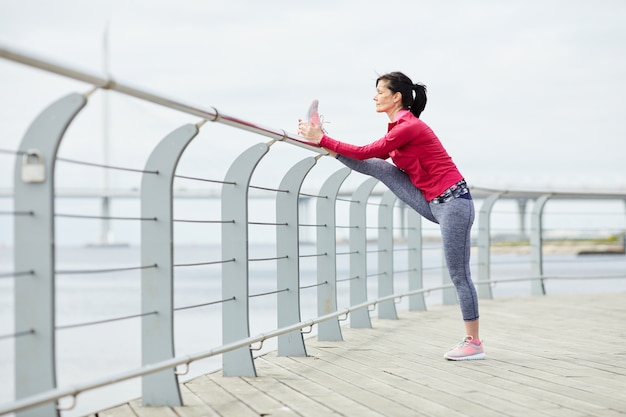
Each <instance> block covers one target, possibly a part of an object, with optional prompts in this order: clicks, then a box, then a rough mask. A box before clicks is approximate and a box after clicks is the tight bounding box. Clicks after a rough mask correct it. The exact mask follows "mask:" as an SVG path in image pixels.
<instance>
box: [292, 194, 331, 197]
mask: <svg viewBox="0 0 626 417" xmlns="http://www.w3.org/2000/svg"><path fill="white" fill-rule="evenodd" d="M298 195H303V196H305V197H312V198H328V196H327V195H316V194H306V193H300V194H298Z"/></svg>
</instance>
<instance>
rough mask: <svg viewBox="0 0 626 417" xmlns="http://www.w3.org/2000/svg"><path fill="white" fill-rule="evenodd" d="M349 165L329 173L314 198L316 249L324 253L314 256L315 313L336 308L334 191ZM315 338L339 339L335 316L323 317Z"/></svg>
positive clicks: (347, 172) (321, 313)
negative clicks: (315, 276) (316, 284)
mask: <svg viewBox="0 0 626 417" xmlns="http://www.w3.org/2000/svg"><path fill="white" fill-rule="evenodd" d="M349 174H350V168H342V169H340V170H339V171H337V172H335V173H334V174H333V175H331V176H330V177H329V178H328V179H327V180H326V182H324V184H323V185H322V188H321V189H320V195H321V196H324V197H321V198H318V200H317V223H318V224H321V225H324V226H322V227H318V228H317V252H318V253H320V254H322V253H325V255H324V256H318V257H317V283H318V284H320V285H318V287H317V314H318V315H319V316H323V315H325V314H329V313H334V312H335V311H337V241H336V230H335V226H336V216H335V203H336V201H337V193H338V192H339V188H340V187H341V184H343V181H344V180H345V179H346V177H347V176H348V175H349ZM317 338H318V340H325V341H342V340H343V337H342V336H341V328H340V326H339V321H338V320H337V319H332V320H326V321H324V322H322V323H320V324H319V328H318V332H317Z"/></svg>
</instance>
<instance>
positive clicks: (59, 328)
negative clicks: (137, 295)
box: [55, 311, 159, 330]
mask: <svg viewBox="0 0 626 417" xmlns="http://www.w3.org/2000/svg"><path fill="white" fill-rule="evenodd" d="M154 314H159V312H158V311H151V312H149V313H141V314H132V315H130V316H123V317H115V318H111V319H104V320H96V321H89V322H85V323H76V324H65V325H61V326H56V327H55V329H57V330H67V329H74V328H77V327H86V326H93V325H95V324H104V323H112V322H115V321H122V320H128V319H134V318H137V317H144V316H151V315H154Z"/></svg>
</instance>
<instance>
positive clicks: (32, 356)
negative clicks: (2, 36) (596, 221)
mask: <svg viewBox="0 0 626 417" xmlns="http://www.w3.org/2000/svg"><path fill="white" fill-rule="evenodd" d="M0 57H2V58H4V59H8V60H11V61H14V62H19V63H22V64H25V65H28V66H31V67H35V68H39V69H41V70H44V71H49V72H53V73H55V74H58V75H62V76H65V77H69V78H73V79H75V80H79V81H82V82H85V83H88V84H91V85H93V88H91V89H90V90H89V91H88V92H86V93H84V94H77V93H75V94H70V95H68V96H66V97H63V98H61V99H60V100H58V101H57V102H55V103H53V104H52V105H50V107H48V108H47V109H46V110H44V111H43V112H42V113H41V114H40V115H39V116H38V117H37V118H36V119H35V120H34V121H33V123H32V124H31V126H30V128H29V129H28V130H27V132H26V134H25V135H24V138H23V139H22V141H21V143H20V146H19V149H17V150H7V149H3V150H0V151H1V153H2V154H3V157H13V158H14V160H15V171H14V188H13V191H12V193H11V198H12V199H13V201H14V210H12V211H7V212H4V213H0V214H2V215H7V216H12V217H13V221H14V224H15V226H14V230H15V235H14V246H13V248H14V270H13V271H9V272H4V273H1V274H0V279H13V280H14V293H15V300H16V302H15V306H14V309H15V313H14V314H15V331H14V332H13V333H12V334H7V335H0V342H2V340H3V339H13V340H14V342H15V367H16V374H17V375H16V382H15V390H16V397H17V400H16V401H15V402H12V403H9V404H7V405H3V406H0V414H5V413H11V412H17V413H18V414H19V415H20V416H22V415H23V416H30V415H58V414H59V412H60V411H59V410H60V409H68V408H72V407H73V406H74V403H75V401H76V397H77V396H78V395H79V394H81V393H83V392H86V391H90V390H94V389H96V388H100V387H103V386H108V385H111V384H116V383H118V382H121V381H126V380H130V379H135V378H141V379H142V399H143V403H144V405H146V406H156V405H170V406H175V405H181V404H182V398H181V394H180V390H179V375H180V374H184V373H185V372H186V371H187V370H188V368H189V365H190V363H192V362H195V361H198V360H200V359H204V358H208V357H213V356H217V355H221V357H222V371H223V374H224V375H225V376H256V369H255V366H254V360H253V354H252V352H253V351H254V350H257V349H260V348H261V346H262V344H263V342H264V341H265V340H268V339H271V338H275V339H276V341H277V353H278V355H283V356H306V344H305V342H304V337H303V334H306V332H307V330H305V329H312V327H313V326H317V337H318V338H319V339H320V340H327V341H341V340H342V335H341V326H340V322H341V321H342V320H345V319H346V318H347V317H348V316H349V317H350V326H351V327H357V328H368V327H371V320H370V313H371V312H372V311H373V308H374V307H376V308H377V309H378V315H379V317H380V318H386V319H396V318H397V311H396V303H397V302H398V301H399V300H401V299H402V298H408V308H409V309H410V310H425V309H426V302H425V298H424V295H425V294H427V293H429V292H431V291H441V292H442V301H443V303H444V304H455V303H456V302H457V301H456V293H455V291H454V287H453V286H452V284H451V283H450V278H449V275H448V274H447V270H446V268H445V264H444V263H443V261H441V260H440V262H439V266H438V267H437V269H438V271H440V273H441V282H440V284H439V285H434V286H430V287H428V288H424V283H423V278H424V274H425V273H427V269H428V268H427V267H426V266H425V265H424V262H423V254H424V253H425V252H426V251H427V250H428V249H429V248H428V247H427V246H426V245H425V244H424V241H425V239H426V234H425V233H424V231H425V227H423V225H422V221H421V219H420V218H419V217H418V215H417V214H416V213H415V212H413V211H412V210H406V207H404V206H403V205H402V204H397V201H396V197H395V196H394V195H393V194H392V193H391V192H390V191H388V190H383V191H375V187H377V185H378V181H377V180H376V179H367V180H365V181H364V182H362V183H361V184H360V185H359V186H358V187H357V188H356V189H354V190H353V191H351V192H346V191H342V190H341V187H342V184H343V183H344V181H345V179H346V178H347V177H348V175H350V170H349V169H347V168H343V169H340V170H338V171H336V172H334V173H332V174H331V175H330V176H327V177H326V178H325V179H324V181H323V184H322V185H321V186H320V188H319V192H317V193H316V194H310V193H302V192H301V187H302V184H303V182H304V180H305V178H306V177H307V175H308V174H309V172H310V171H311V170H312V168H313V167H314V166H315V165H316V163H317V162H318V160H319V158H320V157H321V156H323V155H325V154H326V152H325V151H324V150H322V149H320V148H318V147H315V146H311V145H309V144H307V143H305V142H304V141H303V140H302V139H301V138H299V137H297V136H295V135H292V134H289V133H287V132H286V131H284V130H281V129H272V128H267V127H263V126H260V125H257V124H253V123H250V122H247V121H244V120H241V119H237V118H235V117H231V116H227V115H224V114H221V113H220V112H218V111H217V110H216V109H215V108H210V109H201V108H197V107H194V106H190V105H187V104H184V103H181V102H178V101H174V100H171V99H167V98H165V97H162V96H159V95H156V94H151V93H148V92H145V91H142V90H139V89H136V88H132V87H130V86H126V85H124V84H121V83H118V82H115V81H114V80H112V79H108V78H103V77H100V76H97V75H92V74H88V73H85V72H82V71H77V70H74V69H71V68H68V67H65V66H63V65H58V64H53V63H50V62H48V61H47V60H43V59H39V58H35V57H32V56H30V55H27V54H23V53H20V52H16V51H12V50H9V49H7V48H3V47H0ZM98 89H107V90H111V91H115V92H117V93H120V94H123V95H127V96H131V97H134V98H138V99H140V100H144V101H147V102H151V103H154V104H157V105H160V106H163V107H166V108H169V109H172V110H176V111H179V112H182V113H184V114H187V115H190V116H196V117H199V118H200V119H201V120H200V121H199V122H196V123H191V124H186V125H183V126H181V127H180V128H178V129H175V130H174V131H172V132H171V133H170V134H168V135H166V136H165V138H164V139H163V140H161V141H160V143H159V144H158V145H157V146H156V147H155V148H154V149H153V150H152V152H151V154H150V156H149V158H148V159H147V161H146V162H145V164H144V166H143V167H142V168H136V167H135V168H127V167H111V166H107V165H98V164H93V163H87V162H84V161H76V160H71V159H67V158H59V157H58V156H57V152H58V149H59V145H60V143H61V141H62V139H63V137H64V134H65V132H66V130H67V128H68V126H69V125H70V124H71V123H72V121H73V119H74V118H75V117H76V116H77V115H78V114H79V113H80V111H81V110H82V109H83V108H85V107H86V106H87V104H88V99H89V97H90V96H91V94H93V93H94V92H95V91H96V90H98ZM206 121H212V122H218V123H222V124H225V125H228V126H231V127H236V128H239V129H242V130H245V131H247V132H249V133H251V134H253V135H256V136H259V135H260V136H262V137H266V138H270V141H269V142H268V143H258V144H256V145H253V146H252V147H250V148H248V149H247V150H246V151H244V152H243V153H241V154H240V155H239V156H238V157H237V158H236V159H235V160H234V161H233V162H232V164H231V165H230V167H229V169H228V171H227V172H226V173H225V175H224V178H221V179H216V178H197V177H191V176H186V175H180V174H177V166H178V163H179V160H180V158H181V156H182V155H183V153H184V151H185V149H186V148H187V146H188V145H189V144H190V143H191V141H192V140H193V139H194V138H195V137H196V136H197V135H198V133H199V131H200V129H203V128H205V127H204V125H205V122H206ZM256 136H255V137H256ZM277 142H284V143H287V144H290V145H296V146H298V147H300V148H303V149H305V150H307V151H310V152H313V153H314V154H315V156H314V157H307V158H304V159H302V160H301V161H299V162H297V163H295V164H293V166H291V167H290V168H289V170H288V171H287V172H286V173H285V175H284V177H283V178H282V181H281V182H280V185H279V186H278V188H269V187H258V186H255V185H251V179H252V178H253V176H254V172H255V168H256V167H257V165H258V164H259V162H260V161H261V160H262V159H263V158H264V157H265V156H266V155H267V154H268V152H270V149H271V147H272V146H273V145H274V144H275V143H277ZM7 155H8V156H7ZM57 162H61V163H68V164H83V165H91V166H94V165H95V166H96V167H97V168H100V169H120V170H124V171H130V172H131V173H132V174H133V175H141V178H142V180H141V187H140V190H139V193H138V196H137V197H138V198H139V199H140V201H141V213H140V214H139V215H138V216H129V215H123V216H110V215H106V216H91V215H85V214H82V213H57V212H56V209H55V198H58V197H55V194H56V193H57V192H58V190H56V189H55V182H54V178H55V165H56V163H57ZM176 178H179V179H185V180H190V181H202V182H210V183H213V184H219V185H220V186H221V187H222V188H221V191H220V193H219V196H218V197H217V200H218V201H219V205H220V210H221V213H220V215H215V214H214V213H213V214H212V216H211V217H210V218H204V219H190V218H175V217H174V204H173V202H174V200H175V197H176V196H175V193H174V188H173V183H174V180H175V179H176ZM251 189H252V190H255V191H258V192H263V193H271V194H273V199H274V201H275V204H274V210H275V220H274V221H253V220H251V216H250V212H249V207H250V196H249V191H250V190H251ZM472 193H473V195H474V197H475V198H478V199H482V205H481V207H480V210H479V214H478V217H477V223H478V227H477V229H476V235H477V237H476V251H477V260H478V261H477V268H478V274H477V280H476V284H477V286H478V290H479V295H480V297H482V298H491V297H492V286H493V285H494V284H496V283H501V282H508V283H511V282H516V281H520V280H522V281H528V282H530V283H531V293H532V294H545V292H546V290H545V286H544V282H545V281H546V280H548V279H559V278H566V277H556V276H547V275H546V274H545V273H544V249H543V246H544V243H545V226H544V208H545V207H546V204H547V203H548V202H549V201H551V200H557V199H567V200H589V199H597V200H620V201H624V200H626V193H620V192H604V193H588V192H585V193H574V192H558V191H544V192H542V191H510V190H509V191H507V190H489V189H482V188H479V187H472ZM96 194H97V193H96ZM90 197H91V198H93V196H90ZM109 197H110V196H109ZM109 197H107V198H109ZM205 197H206V196H205ZM200 198H202V195H200ZM504 199H514V200H516V201H524V202H525V201H527V200H531V201H533V202H534V203H533V206H532V212H531V213H530V214H529V220H530V223H531V226H530V229H529V231H528V233H527V235H526V236H524V238H526V237H527V238H528V241H529V248H530V250H529V251H530V258H529V263H530V265H531V270H530V274H529V276H527V277H514V278H510V279H506V280H501V279H498V280H494V279H491V266H492V262H491V253H492V238H493V236H494V231H493V230H492V227H491V224H492V222H491V217H492V213H493V208H494V206H495V205H496V203H497V202H499V201H502V200H504ZM312 203H314V204H315V209H314V212H315V220H314V222H313V223H311V222H310V220H309V219H307V222H306V223H304V222H302V221H301V219H300V217H301V213H302V212H303V211H307V209H308V206H309V205H310V204H312ZM339 205H344V206H346V207H345V209H344V212H345V219H347V222H348V224H341V223H340V217H339V216H338V207H339ZM520 207H522V205H520ZM372 210H375V211H376V220H375V221H374V222H372V216H371V213H370V214H368V212H371V211H372ZM520 218H521V219H522V220H523V219H525V218H526V214H525V213H524V212H522V213H521V214H520ZM58 219H73V220H93V219H99V220H107V221H109V220H115V221H128V222H138V223H139V224H140V225H141V226H140V228H141V233H140V234H141V236H140V242H141V245H140V262H139V264H138V265H130V266H129V265H124V266H116V267H112V266H110V265H107V266H105V267H103V266H101V267H97V268H93V269H87V270H85V269H57V267H56V248H55V232H56V230H55V222H56V221H57V220H58ZM623 221H624V218H622V219H621V224H622V226H621V227H617V228H616V229H615V230H614V231H613V232H614V234H616V235H618V236H619V235H623V233H624V229H626V228H625V227H624V226H623ZM182 223H188V224H193V225H212V226H213V227H217V228H219V229H220V230H219V232H216V233H217V234H219V235H220V249H221V255H220V257H219V258H218V259H209V260H206V259H203V260H195V261H192V262H175V247H174V243H173V242H174V241H175V239H174V224H182ZM372 223H375V226H374V225H372ZM522 223H523V221H522ZM250 226H254V227H267V228H269V229H272V230H273V231H274V232H275V250H276V253H275V256H265V255H263V256H259V257H255V256H251V255H250V248H249V244H248V242H249V237H250V232H249V227H250ZM302 229H312V230H314V232H315V238H314V239H313V241H314V244H315V248H314V251H313V253H309V254H302V253H301V250H302V248H301V246H302V239H301V237H300V231H301V230H302ZM520 229H521V232H523V234H525V227H523V226H522V227H521V228H520ZM338 230H344V231H347V234H348V241H349V243H348V248H347V250H346V251H345V252H341V251H339V250H338V249H337V245H338V243H337V242H338ZM372 235H375V237H376V240H377V246H376V250H372V249H370V248H371V243H370V242H368V240H369V239H370V237H371V236H372ZM399 238H405V239H406V242H405V243H402V244H399V243H398V239H399ZM399 252H403V253H405V255H406V260H405V262H406V265H404V266H402V267H401V268H396V267H395V265H396V264H397V261H396V258H395V257H396V255H397V254H398V253H399ZM305 258H311V259H315V262H316V266H315V271H316V278H315V279H316V280H315V282H313V283H309V284H306V285H305V284H304V283H303V282H301V279H302V273H301V272H302V271H301V265H300V263H301V261H303V260H304V259H305ZM341 259H344V260H345V259H347V260H348V261H347V262H348V263H349V274H348V276H346V277H338V273H337V271H338V262H339V261H340V260H341ZM371 260H375V264H376V267H375V268H371V267H368V263H371V262H370V261H371ZM268 262H271V263H275V265H276V267H275V278H276V286H275V289H272V290H269V291H259V292H256V293H253V294H252V293H251V292H252V291H251V283H250V278H251V273H250V267H251V265H252V264H257V263H268ZM344 262H345V261H344ZM209 266H214V267H219V269H220V271H219V274H220V276H221V290H220V291H221V297H219V299H213V300H203V301H202V302H199V303H196V304H189V305H184V306H176V305H175V303H174V300H175V291H174V289H175V286H174V276H175V273H174V270H175V269H180V268H195V267H209ZM132 271H136V272H137V273H139V274H140V277H139V278H140V284H141V285H140V288H141V290H140V297H141V308H140V310H141V311H140V312H134V313H131V314H128V313H125V314H119V315H118V316H117V317H107V318H99V319H94V320H88V321H84V322H82V323H69V324H64V325H58V324H57V323H56V311H55V302H56V293H55V291H56V288H55V285H56V280H57V278H58V277H61V276H66V275H76V274H80V275H86V274H115V273H122V272H132ZM396 275H398V276H399V275H404V276H406V289H405V290H402V291H397V290H396V289H395V288H394V284H396V283H397V282H396V280H395V278H394V277H395V276H396ZM625 276H626V271H621V272H620V271H618V272H617V273H615V274H612V275H611V277H619V278H623V277H625ZM368 278H369V279H370V280H369V281H370V283H371V281H372V279H374V278H375V279H376V284H377V285H376V286H377V291H378V293H377V296H375V297H370V296H369V292H370V288H369V287H368ZM340 285H347V286H348V287H349V289H348V291H349V304H350V307H348V308H344V309H340V308H338V306H337V292H338V286H340ZM309 289H315V291H316V297H315V302H316V317H315V318H313V319H308V320H302V319H301V315H302V306H301V302H302V301H303V300H302V299H301V294H302V292H303V291H305V290H309ZM266 296H275V297H276V310H277V312H276V313H277V316H276V318H277V329H276V330H272V331H269V332H264V333H262V334H260V335H258V336H253V337H251V336H250V330H249V329H250V317H251V315H252V312H251V311H250V308H249V302H250V300H251V299H252V298H257V297H258V298H262V297H266ZM216 305H217V306H221V319H222V323H221V328H222V344H221V346H219V347H217V348H213V349H209V350H203V351H201V352H198V353H194V354H188V355H183V356H176V353H175V351H174V339H175V338H174V313H175V312H177V311H181V310H188V309H196V308H204V307H207V306H216ZM133 319H140V320H141V343H142V348H141V367H139V368H136V369H132V370H126V371H124V372H117V373H114V374H112V375H107V376H106V377H102V378H94V379H92V380H91V381H89V382H84V383H79V384H74V385H72V386H71V387H65V388H63V387H60V388H58V387H57V384H56V379H55V373H56V369H55V368H56V363H55V349H56V333H57V332H58V331H62V330H66V329H71V328H77V327H85V326H97V325H102V324H104V323H111V322H114V321H125V320H133ZM255 345H257V346H255ZM179 367H181V369H179ZM68 397H69V398H70V399H71V402H70V404H69V405H63V406H62V407H60V406H59V405H58V404H59V403H60V402H59V400H62V399H65V398H68Z"/></svg>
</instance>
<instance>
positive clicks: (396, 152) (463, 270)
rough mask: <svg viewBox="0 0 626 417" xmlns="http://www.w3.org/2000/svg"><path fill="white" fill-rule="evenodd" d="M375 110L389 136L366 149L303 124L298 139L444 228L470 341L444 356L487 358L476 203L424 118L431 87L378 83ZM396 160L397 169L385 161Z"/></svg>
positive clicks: (393, 77)
mask: <svg viewBox="0 0 626 417" xmlns="http://www.w3.org/2000/svg"><path fill="white" fill-rule="evenodd" d="M374 102H375V103H376V111H377V112H378V113H386V114H387V116H388V117H389V120H390V123H389V125H388V131H387V134H386V135H385V136H384V137H382V138H381V139H379V140H377V141H375V142H372V143H370V144H369V145H365V146H355V145H350V144H347V143H344V142H340V141H337V140H335V139H332V138H330V137H328V136H327V135H326V134H325V133H324V131H323V130H322V127H321V126H319V125H316V124H309V123H307V122H305V121H303V120H299V121H298V134H299V135H301V136H302V137H304V138H306V139H307V140H308V141H311V142H314V143H317V144H319V145H320V146H322V147H324V148H326V149H327V150H328V151H329V153H331V155H335V156H336V157H337V159H338V160H339V161H341V162H342V163H343V164H345V165H346V166H348V167H350V168H352V169H353V170H355V171H358V172H361V173H363V174H367V175H371V176H373V177H375V178H377V179H379V180H380V181H381V182H383V183H384V184H385V185H386V186H387V187H389V189H390V190H391V191H393V192H394V194H396V195H397V196H398V198H400V199H401V200H402V201H404V202H405V203H406V204H408V205H409V206H410V207H412V208H413V209H414V210H416V211H417V212H418V213H420V214H421V215H422V216H423V217H425V218H426V219H428V220H430V221H432V222H435V223H438V224H439V226H440V228H441V236H442V242H443V250H444V255H445V259H446V264H447V266H448V270H449V271H450V277H451V279H452V282H453V283H454V286H455V287H456V290H457V294H458V298H459V302H460V305H461V313H462V316H463V321H464V324H465V334H466V336H465V338H464V339H463V340H462V341H461V342H460V343H459V344H458V345H457V346H455V347H454V348H452V349H451V350H450V351H448V352H446V353H445V354H444V358H446V359H448V360H472V359H484V358H485V353H484V349H483V346H482V343H481V341H480V339H479V334H478V327H479V326H478V297H477V295H476V289H475V288H474V284H473V282H472V278H471V275H470V267H469V258H470V230H471V227H472V223H473V222H474V204H473V202H472V197H471V195H470V192H469V189H468V187H467V184H466V183H465V180H464V179H463V176H462V175H461V173H460V172H459V170H458V169H457V167H456V165H455V164H454V162H452V159H451V158H450V156H449V155H448V153H447V152H446V150H445V149H444V147H443V146H442V145H441V142H440V141H439V139H438V138H437V136H436V135H435V134H434V133H433V131H432V130H431V129H430V128H429V127H428V126H427V125H426V124H425V123H424V122H422V121H421V120H420V119H419V116H420V114H421V113H422V111H423V110H424V108H425V107H426V87H425V86H424V85H422V84H413V82H412V81H411V79H410V78H409V77H407V76H406V75H404V74H403V73H401V72H391V73H388V74H385V75H382V76H380V77H378V79H377V80H376V95H375V96H374ZM387 158H391V160H392V161H393V162H394V164H395V166H394V165H392V164H390V163H388V162H386V161H384V159H387Z"/></svg>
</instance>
